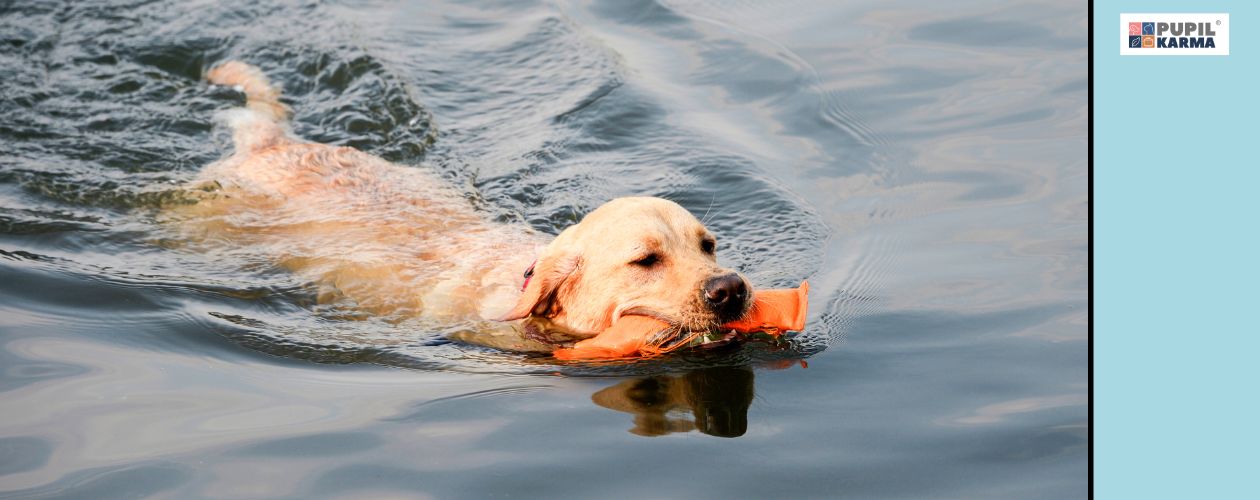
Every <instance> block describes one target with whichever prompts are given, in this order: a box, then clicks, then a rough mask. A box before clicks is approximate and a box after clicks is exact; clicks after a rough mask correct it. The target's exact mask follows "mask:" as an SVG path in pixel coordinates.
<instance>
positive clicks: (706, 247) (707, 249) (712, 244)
mask: <svg viewBox="0 0 1260 500" xmlns="http://www.w3.org/2000/svg"><path fill="white" fill-rule="evenodd" d="M716 250H717V242H716V241H713V240H709V239H704V240H700V251H701V252H704V253H707V254H709V255H713V252H714V251H716Z"/></svg>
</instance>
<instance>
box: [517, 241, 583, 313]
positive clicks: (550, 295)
mask: <svg viewBox="0 0 1260 500" xmlns="http://www.w3.org/2000/svg"><path fill="white" fill-rule="evenodd" d="M580 265H581V259H580V258H578V257H577V256H555V257H551V256H548V257H543V258H541V259H539V260H538V262H537V263H535V264H534V275H533V277H532V278H530V280H529V284H528V285H527V286H526V287H525V290H523V291H522V292H521V298H520V299H518V300H517V301H516V305H515V306H513V307H512V310H511V311H508V313H507V314H504V315H503V316H502V317H500V318H499V321H512V320H517V319H524V318H526V317H529V316H530V315H534V316H542V317H547V316H552V315H555V313H557V312H559V311H560V304H559V303H557V302H556V300H555V299H556V292H558V291H559V290H560V287H561V286H563V285H565V284H566V283H569V282H571V281H572V280H574V279H576V276H577V274H578V267H580Z"/></svg>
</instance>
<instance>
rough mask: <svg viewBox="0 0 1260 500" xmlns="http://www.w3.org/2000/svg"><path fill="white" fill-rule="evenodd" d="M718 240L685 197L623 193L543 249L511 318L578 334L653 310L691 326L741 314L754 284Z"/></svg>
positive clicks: (699, 326)
mask: <svg viewBox="0 0 1260 500" xmlns="http://www.w3.org/2000/svg"><path fill="white" fill-rule="evenodd" d="M716 249H717V240H716V239H715V238H714V237H713V234H711V233H710V232H709V231H708V229H705V227H704V225H703V224H701V223H700V221H699V220H697V219H696V218H695V216H693V215H691V213H690V212H688V211H687V210H686V209H684V208H683V207H681V206H679V205H678V204H676V203H674V202H671V201H668V200H664V199H661V198H650V197H637V198H619V199H616V200H613V201H610V202H608V203H606V204H604V205H603V206H601V207H599V208H597V209H596V210H595V211H593V212H591V213H590V214H588V215H587V216H586V217H585V218H583V219H582V221H581V222H580V223H578V224H576V225H574V226H571V227H569V228H568V229H565V230H564V232H562V233H560V236H558V237H556V239H555V240H554V241H552V242H551V244H550V245H548V246H547V247H546V249H545V250H543V252H542V254H541V255H540V256H539V258H538V261H537V262H536V263H535V265H534V270H533V275H532V277H531V278H530V280H529V283H528V285H527V286H526V287H525V290H524V292H523V293H522V294H521V297H520V299H519V301H518V302H517V303H516V305H515V307H513V309H512V311H511V312H509V313H508V314H507V315H506V316H504V317H503V319H504V320H513V319H522V318H526V317H529V316H535V317H544V318H546V319H548V320H549V321H550V322H551V324H553V325H555V326H557V327H559V328H561V329H564V330H565V331H568V332H572V333H574V334H578V335H586V336H590V335H596V334H598V333H599V332H602V331H604V330H605V329H607V328H608V327H609V326H611V325H612V323H613V322H614V321H615V320H616V319H617V318H619V317H621V316H622V315H625V314H639V315H646V316H653V317H656V318H658V319H661V320H663V321H666V322H669V323H671V324H674V325H678V326H681V327H683V328H686V329H689V330H704V329H709V328H714V327H717V326H718V325H720V324H722V323H725V322H727V321H730V320H733V319H737V318H739V317H740V316H742V315H743V314H744V313H745V312H747V310H748V308H749V306H750V305H751V304H752V286H751V285H749V283H748V280H746V279H744V277H743V276H741V275H740V274H738V273H736V272H734V271H732V270H730V269H726V268H723V267H721V266H718V264H717V258H716Z"/></svg>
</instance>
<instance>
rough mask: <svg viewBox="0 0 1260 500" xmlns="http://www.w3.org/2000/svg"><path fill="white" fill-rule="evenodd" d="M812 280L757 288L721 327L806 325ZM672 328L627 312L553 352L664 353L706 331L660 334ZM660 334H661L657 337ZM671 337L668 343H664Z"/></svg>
mask: <svg viewBox="0 0 1260 500" xmlns="http://www.w3.org/2000/svg"><path fill="white" fill-rule="evenodd" d="M808 297H809V283H807V282H802V283H801V286H800V287H799V288H787V289H775V290H758V291H757V292H756V294H755V297H754V298H753V306H752V308H751V309H749V311H748V314H747V315H745V316H744V317H743V318H741V319H738V320H735V321H732V322H730V323H726V324H724V325H722V330H728V329H729V330H735V331H737V332H741V333H751V332H766V333H769V334H771V335H774V336H778V335H780V334H782V333H783V332H786V331H800V330H801V329H803V328H805V312H806V309H807V307H808V302H809V300H808ZM670 328H671V325H670V324H669V323H666V322H664V321H661V320H659V319H656V318H652V317H649V316H637V315H627V316H622V317H621V318H618V319H617V322H616V323H614V324H613V326H612V327H610V328H608V329H607V330H604V331H603V333H600V334H599V335H596V336H594V337H591V338H589V339H586V340H583V341H580V342H577V343H576V344H573V347H562V348H559V349H556V350H555V351H553V352H552V355H553V356H555V357H556V359H563V360H574V359H606V358H626V357H632V356H653V355H657V354H664V353H667V352H670V351H673V350H675V349H678V348H680V347H683V346H686V345H688V344H690V343H691V341H692V340H695V339H697V338H699V337H700V336H701V335H703V334H704V333H707V332H687V333H682V334H680V335H677V336H671V335H663V336H662V335H658V334H661V333H663V332H666V331H667V330H669V329H670ZM657 337H661V338H660V339H658V338H657ZM665 341H670V342H669V344H668V345H663V344H664V342H665Z"/></svg>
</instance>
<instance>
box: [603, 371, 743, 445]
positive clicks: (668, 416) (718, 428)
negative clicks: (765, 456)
mask: <svg viewBox="0 0 1260 500" xmlns="http://www.w3.org/2000/svg"><path fill="white" fill-rule="evenodd" d="M591 400H592V401H594V402H595V404H597V405H600V406H603V407H604V408H608V409H612V410H617V411H621V412H625V413H630V414H632V415H634V427H632V428H631V429H630V432H631V433H634V434H638V435H640V436H663V435H666V434H670V433H674V432H691V431H692V430H697V431H700V432H703V433H705V434H708V435H710V436H718V437H732V438H733V437H739V436H742V435H744V432H746V431H747V430H748V407H749V406H750V405H751V404H752V400H753V371H752V370H751V369H749V368H747V367H738V368H731V367H715V368H703V369H699V370H694V371H691V372H688V373H686V374H684V375H660V376H653V377H643V378H636V379H631V380H627V381H624V382H621V383H619V384H617V385H614V386H612V387H608V388H606V389H603V390H601V391H599V392H596V393H595V394H594V395H592V396H591Z"/></svg>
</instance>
